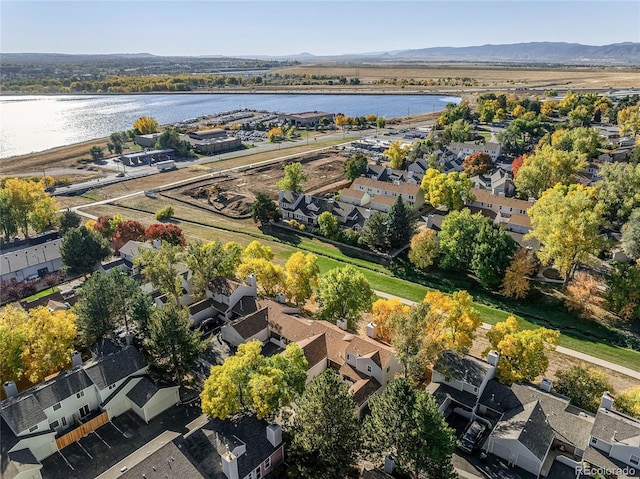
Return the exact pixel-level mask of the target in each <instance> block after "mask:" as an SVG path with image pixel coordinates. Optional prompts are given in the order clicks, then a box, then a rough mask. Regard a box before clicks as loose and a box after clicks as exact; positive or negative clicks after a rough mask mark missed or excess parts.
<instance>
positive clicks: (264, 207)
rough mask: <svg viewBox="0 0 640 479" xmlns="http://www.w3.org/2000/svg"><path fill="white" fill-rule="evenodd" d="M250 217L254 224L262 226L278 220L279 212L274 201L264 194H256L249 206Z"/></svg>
mask: <svg viewBox="0 0 640 479" xmlns="http://www.w3.org/2000/svg"><path fill="white" fill-rule="evenodd" d="M251 217H252V218H253V222H254V223H258V222H260V224H261V225H262V226H264V225H267V224H269V223H271V222H272V221H273V222H277V221H279V220H280V210H279V209H278V205H277V204H276V202H275V201H273V200H272V199H271V198H269V195H267V194H266V193H262V192H258V193H256V199H255V200H254V202H253V203H252V204H251Z"/></svg>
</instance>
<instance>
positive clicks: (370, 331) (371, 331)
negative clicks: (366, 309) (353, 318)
mask: <svg viewBox="0 0 640 479" xmlns="http://www.w3.org/2000/svg"><path fill="white" fill-rule="evenodd" d="M367 336H369V337H370V338H373V339H375V338H376V325H375V323H369V324H367Z"/></svg>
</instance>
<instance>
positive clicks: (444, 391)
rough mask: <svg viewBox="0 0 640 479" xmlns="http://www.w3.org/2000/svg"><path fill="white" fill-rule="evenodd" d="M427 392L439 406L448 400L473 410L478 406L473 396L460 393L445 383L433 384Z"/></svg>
mask: <svg viewBox="0 0 640 479" xmlns="http://www.w3.org/2000/svg"><path fill="white" fill-rule="evenodd" d="M425 391H426V392H427V393H429V394H431V395H432V396H433V397H434V398H435V399H436V401H437V402H438V404H439V405H442V404H443V403H444V402H445V401H446V400H447V398H448V399H452V400H453V401H455V402H457V403H459V404H462V405H464V406H467V407H469V408H473V407H474V406H475V404H476V397H475V396H474V395H473V394H471V393H468V392H466V391H460V390H459V389H456V388H452V387H451V386H448V385H446V384H443V383H431V384H429V385H428V386H427V388H426V389H425Z"/></svg>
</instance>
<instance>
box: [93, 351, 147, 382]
mask: <svg viewBox="0 0 640 479" xmlns="http://www.w3.org/2000/svg"><path fill="white" fill-rule="evenodd" d="M146 365H147V362H146V361H145V360H144V358H143V357H142V356H141V355H140V353H139V352H138V350H137V349H136V348H134V347H133V346H128V347H126V348H124V349H122V350H121V351H119V352H117V353H115V354H110V355H109V356H105V357H104V358H103V359H100V360H98V361H97V362H96V363H95V364H93V365H90V366H87V367H85V371H86V373H87V375H88V376H89V378H91V380H92V381H93V383H94V384H95V385H96V386H97V387H98V389H105V388H106V387H108V386H109V385H110V384H113V383H115V382H117V381H120V380H121V379H124V378H126V377H127V376H129V375H131V374H133V373H135V372H136V371H139V370H141V369H142V368H144V367H145V366H146Z"/></svg>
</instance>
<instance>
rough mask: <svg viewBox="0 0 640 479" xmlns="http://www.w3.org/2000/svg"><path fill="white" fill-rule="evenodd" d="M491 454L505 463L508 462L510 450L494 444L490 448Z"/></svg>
mask: <svg viewBox="0 0 640 479" xmlns="http://www.w3.org/2000/svg"><path fill="white" fill-rule="evenodd" d="M491 452H492V453H493V454H495V455H496V456H498V457H501V458H502V459H504V460H506V461H508V460H509V457H510V456H511V450H510V449H509V448H507V447H504V446H503V445H502V444H497V443H494V444H493V447H492V448H491Z"/></svg>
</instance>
